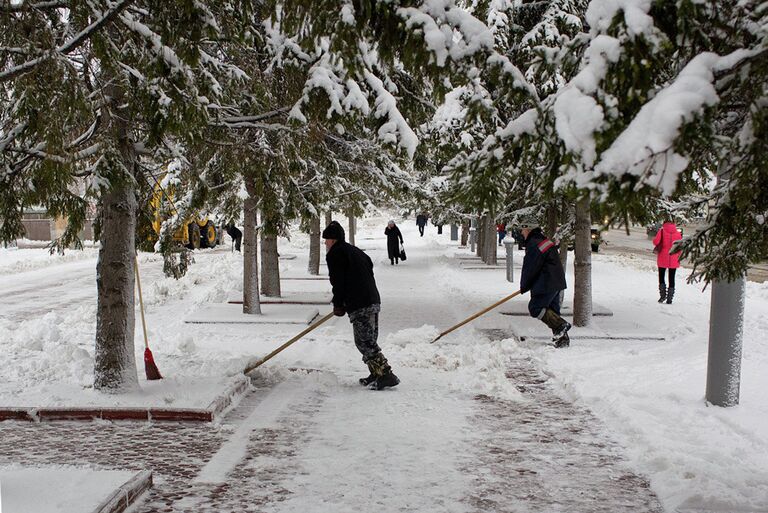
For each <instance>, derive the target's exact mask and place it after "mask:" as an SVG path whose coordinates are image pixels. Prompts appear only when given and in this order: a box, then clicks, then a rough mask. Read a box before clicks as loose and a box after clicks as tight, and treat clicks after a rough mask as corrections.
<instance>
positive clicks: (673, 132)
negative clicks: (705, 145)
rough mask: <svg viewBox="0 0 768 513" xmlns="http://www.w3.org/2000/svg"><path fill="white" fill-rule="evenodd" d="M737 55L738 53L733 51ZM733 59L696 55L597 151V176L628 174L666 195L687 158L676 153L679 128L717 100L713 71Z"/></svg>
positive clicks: (675, 183)
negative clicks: (599, 156) (607, 143)
mask: <svg viewBox="0 0 768 513" xmlns="http://www.w3.org/2000/svg"><path fill="white" fill-rule="evenodd" d="M739 53H740V54H741V53H743V52H741V51H739ZM732 60H733V54H731V55H728V56H725V57H720V56H718V55H717V54H714V53H702V54H700V55H698V56H696V57H695V58H694V59H693V60H691V62H689V63H688V65H686V66H685V68H683V69H682V71H680V73H679V75H678V76H677V77H676V78H675V80H674V81H673V82H672V83H671V84H669V85H668V86H666V87H665V88H664V89H662V90H661V91H659V92H658V93H657V94H656V95H655V96H654V97H653V99H651V100H650V101H648V102H647V103H646V104H645V105H644V106H643V107H642V108H641V109H640V112H638V114H637V116H635V119H634V120H633V121H632V122H631V123H630V124H629V125H628V126H627V127H626V129H624V131H623V132H622V133H621V134H620V135H619V136H618V137H617V138H616V140H615V141H614V142H613V144H611V146H610V147H609V148H608V149H607V150H606V151H605V152H603V154H602V158H601V159H600V161H599V162H598V164H597V165H596V166H595V173H596V174H597V175H608V176H617V177H620V176H621V175H623V174H632V175H636V176H638V177H640V179H641V183H642V184H645V185H649V186H651V187H654V188H656V189H658V190H659V191H660V192H661V193H662V194H663V195H665V196H669V195H671V194H672V193H673V192H674V190H675V188H676V186H677V182H678V178H679V175H680V173H682V172H683V171H684V170H685V169H686V167H687V166H688V162H689V159H688V157H686V156H684V155H681V154H679V153H678V152H677V151H676V142H677V139H678V138H679V136H680V131H681V130H682V128H683V127H684V126H685V125H686V124H688V123H691V122H693V121H694V120H695V119H696V118H697V117H699V116H701V115H702V114H703V113H704V110H705V109H706V108H707V107H712V106H714V105H716V104H717V103H718V102H719V100H720V99H719V97H718V95H717V91H716V90H715V86H714V80H715V75H714V71H715V70H716V69H721V68H722V67H723V65H724V63H729V62H731V61H732Z"/></svg>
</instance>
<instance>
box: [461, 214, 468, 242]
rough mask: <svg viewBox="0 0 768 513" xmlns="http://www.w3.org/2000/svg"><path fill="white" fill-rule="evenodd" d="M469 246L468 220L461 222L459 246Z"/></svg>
mask: <svg viewBox="0 0 768 513" xmlns="http://www.w3.org/2000/svg"><path fill="white" fill-rule="evenodd" d="M467 244H469V220H467V219H464V220H462V221H461V245H462V246H464V247H466V246H467Z"/></svg>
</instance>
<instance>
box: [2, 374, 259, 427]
mask: <svg viewBox="0 0 768 513" xmlns="http://www.w3.org/2000/svg"><path fill="white" fill-rule="evenodd" d="M250 384H251V380H250V378H249V377H247V376H243V377H242V378H241V379H238V380H237V382H236V383H234V384H233V385H232V386H230V387H229V388H228V389H227V390H226V391H225V392H224V393H223V394H222V395H221V396H219V397H217V398H216V399H214V400H213V401H212V402H211V404H209V405H208V407H207V408H31V407H30V408H0V422H2V421H5V420H23V421H28V422H43V421H54V420H86V421H87V420H94V419H103V420H143V421H149V420H157V421H177V422H212V421H213V420H214V419H215V418H217V417H218V416H220V415H221V414H222V413H223V412H224V411H225V410H226V409H227V408H228V407H229V406H230V405H231V404H233V403H234V402H235V401H236V399H237V398H238V397H239V396H241V395H242V394H244V393H245V392H246V391H247V390H248V388H249V387H250Z"/></svg>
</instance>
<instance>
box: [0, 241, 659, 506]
mask: <svg viewBox="0 0 768 513" xmlns="http://www.w3.org/2000/svg"><path fill="white" fill-rule="evenodd" d="M378 231H379V230H378V229H376V227H373V226H372V227H371V230H370V233H371V234H372V236H371V237H370V238H367V239H361V240H358V245H360V246H362V247H364V248H366V250H367V251H368V253H369V254H370V255H371V257H372V258H373V259H374V262H375V264H376V277H377V282H378V284H379V288H380V290H381V294H382V298H383V301H382V303H383V305H382V313H381V330H380V331H381V335H380V344H381V346H382V349H383V351H384V353H385V355H387V357H388V358H389V359H390V362H391V363H392V365H393V368H394V370H395V372H396V373H397V374H398V375H399V376H400V377H401V379H402V384H401V385H400V386H399V387H397V388H396V389H394V390H389V391H383V392H373V391H369V390H366V389H364V388H362V387H360V386H359V385H358V384H357V378H358V377H359V376H361V375H363V374H365V373H366V372H365V370H366V369H365V368H364V366H363V364H362V362H361V361H360V356H359V354H358V353H357V351H356V349H355V348H354V345H353V344H352V334H351V331H352V330H351V325H350V324H349V322H348V319H347V318H346V317H345V318H337V319H334V320H333V321H331V323H329V324H330V325H326V326H325V327H323V328H321V329H319V330H317V332H315V333H313V334H312V335H310V336H309V337H308V338H307V339H306V340H304V341H302V342H300V343H297V344H295V345H294V346H293V347H291V348H290V349H289V350H286V351H285V352H284V353H283V354H281V355H280V356H279V357H277V358H275V359H274V360H273V361H272V362H270V364H269V365H268V366H265V367H266V368H265V369H264V370H263V371H260V372H259V373H258V374H257V375H256V381H255V388H254V390H253V391H252V392H251V393H250V394H249V395H248V396H247V397H246V398H245V399H243V401H242V402H241V403H240V405H239V406H238V407H237V408H236V409H235V410H234V411H232V412H231V413H230V414H229V415H228V416H227V417H226V418H225V419H223V421H222V423H221V425H220V426H218V427H217V426H207V425H198V426H189V425H181V424H168V423H160V424H139V425H137V424H127V423H113V424H107V423H92V424H76V423H67V422H64V423H57V424H55V425H53V424H50V425H47V424H39V425H34V424H31V425H30V424H17V423H8V422H6V423H2V424H0V435H1V436H2V437H3V440H4V441H8V442H9V445H8V447H12V448H13V449H12V450H11V451H8V452H6V451H3V453H2V455H0V464H2V463H4V462H5V461H10V462H14V461H16V462H17V461H19V460H20V459H22V458H23V459H24V460H26V461H27V462H52V463H62V462H67V463H88V464H96V465H103V466H107V467H109V468H152V469H154V470H155V483H156V484H155V488H154V490H153V491H152V492H151V493H150V495H149V497H148V499H147V500H146V501H145V503H143V504H142V505H140V506H139V507H138V508H137V511H140V512H143V513H150V512H156V511H164V512H182V511H184V512H186V511H189V512H192V511H195V512H201V511H203V512H205V511H210V512H229V511H232V512H240V511H262V512H263V511H267V512H275V513H278V512H279V513H289V512H302V513H304V512H329V513H330V512H352V511H361V510H372V509H373V510H377V511H382V512H405V511H420V512H421V511H429V512H490V511H493V512H556V511H569V512H596V511H605V512H609V511H610V512H616V511H627V512H629V511H632V512H646V511H648V512H656V511H660V506H659V504H658V502H657V500H656V498H655V496H654V495H653V493H652V492H651V491H650V490H649V488H648V483H647V481H646V480H645V479H643V478H641V477H639V476H637V475H636V474H635V473H634V472H632V470H631V469H630V468H629V467H628V465H627V463H626V461H625V459H624V458H623V457H622V450H621V449H620V448H619V447H618V446H617V445H616V444H615V443H614V442H613V441H612V440H611V437H610V436H608V435H607V433H606V430H605V429H604V428H603V427H602V425H601V423H600V422H599V421H598V420H597V419H596V418H595V417H594V416H592V415H591V414H590V413H589V412H587V411H586V410H584V409H582V408H575V407H574V406H573V405H571V404H570V403H568V402H567V401H564V400H563V399H561V398H560V397H559V396H558V394H557V393H556V392H555V390H554V389H553V388H551V387H550V386H549V385H548V384H547V382H546V381H547V378H546V376H544V375H543V374H542V373H541V372H540V370H539V369H538V368H537V364H536V363H535V361H533V360H531V359H529V358H527V357H526V356H524V355H521V354H520V353H519V351H518V350H517V349H516V348H515V347H513V344H511V343H510V342H509V341H507V342H503V341H501V340H489V339H488V338H487V336H485V335H484V334H483V332H482V331H476V330H475V327H465V328H462V329H461V330H459V331H457V332H456V333H455V334H452V335H451V336H449V337H446V338H445V339H442V340H441V341H440V343H438V344H435V345H431V344H429V340H431V339H432V338H433V337H434V336H435V335H436V334H437V331H438V330H439V329H444V328H446V327H448V326H451V325H453V324H455V323H456V322H458V321H460V320H462V319H463V318H465V317H466V316H467V315H469V314H471V313H473V312H475V311H477V310H479V309H480V308H482V307H483V306H486V305H487V304H489V303H490V302H492V301H494V300H495V299H496V296H497V295H498V290H487V288H484V287H483V286H478V282H477V275H475V274H473V273H471V272H462V271H457V266H458V263H457V262H456V260H455V259H453V258H451V255H452V254H453V252H454V251H455V250H453V249H450V250H449V251H448V252H446V248H445V246H444V245H441V244H438V243H437V242H436V240H435V238H433V237H429V236H427V237H424V238H423V239H421V238H417V237H416V236H415V235H413V233H410V234H409V230H406V237H408V238H407V239H406V249H407V250H408V254H409V259H408V261H407V262H405V263H403V264H401V265H399V266H390V265H389V262H388V261H387V260H386V258H385V251H384V240H383V237H379V236H377V235H376V233H377V232H378ZM412 231H414V230H411V232H412ZM209 258H210V259H213V260H214V261H215V259H216V258H218V257H216V256H215V255H212V256H210V257H206V258H201V259H199V261H198V263H197V264H196V268H197V270H196V271H195V272H197V273H199V274H200V276H204V275H205V271H204V269H203V267H204V266H206V265H208V259H209ZM214 263H215V262H214ZM82 265H83V266H85V265H86V264H85V262H83V263H82ZM299 265H301V264H299ZM60 267H61V266H60ZM144 267H145V268H146V267H150V266H144ZM298 268H299V267H296V269H298ZM193 269H194V268H193ZM483 272H488V271H481V273H483ZM82 273H85V271H84V270H83V271H82ZM156 273H157V269H154V270H150V271H148V275H149V276H150V277H151V278H150V279H148V282H150V283H152V281H153V278H155V279H156ZM496 274H501V273H500V272H496ZM78 276H79V275H78ZM224 278H226V276H225V277H224ZM73 279H83V280H87V278H86V277H82V278H81V277H76V278H73ZM200 279H202V278H200ZM156 281H158V282H159V284H156V285H153V286H152V289H151V290H150V292H149V294H148V295H149V303H150V305H154V306H150V310H151V311H150V325H151V326H158V325H159V324H161V321H162V322H165V323H166V325H167V326H165V327H166V329H168V330H173V331H174V332H175V333H177V336H178V337H181V338H183V337H189V336H191V335H188V334H185V333H190V331H187V330H190V329H192V328H190V327H188V326H189V325H184V324H174V323H175V322H177V319H175V318H177V317H183V312H184V311H186V310H188V309H189V304H188V302H189V298H188V299H187V300H186V302H181V303H176V302H174V300H168V301H167V303H166V300H165V299H163V297H164V296H163V294H164V293H165V292H163V291H164V290H165V288H166V287H171V286H173V283H171V282H168V283H166V282H164V281H163V279H159V280H156ZM500 287H501V288H502V289H503V288H506V287H509V288H511V287H512V286H510V285H505V284H503V283H501V284H500ZM187 293H190V292H189V291H188V292H187ZM217 294H218V295H221V294H219V293H216V292H211V291H206V290H204V289H203V288H201V290H199V291H196V292H194V293H193V296H194V297H195V298H206V297H211V296H216V295H217ZM194 301H198V300H197V299H194ZM185 305H186V306H185ZM508 323H509V321H508V319H503V318H501V316H495V317H490V316H489V318H488V319H482V320H481V321H478V323H477V326H478V327H481V328H487V329H489V331H486V332H485V333H489V332H492V333H496V334H497V335H500V336H497V337H496V338H505V328H506V327H508ZM194 329H195V331H194V333H196V334H197V336H198V338H197V339H196V340H197V343H198V344H200V345H201V347H200V348H199V349H200V351H201V352H202V351H205V353H203V354H204V356H202V359H205V358H207V357H210V356H211V355H213V354H214V351H219V352H226V351H227V350H230V351H245V352H251V353H253V352H254V351H258V350H263V348H264V347H270V346H271V347H273V346H275V345H276V344H275V343H274V340H277V339H280V338H286V335H288V334H289V333H287V331H286V329H285V328H283V329H281V330H280V331H279V332H277V333H275V334H273V335H272V336H271V337H272V338H270V336H265V337H264V340H262V341H261V342H260V343H259V344H258V345H257V346H256V347H257V348H258V349H256V348H254V347H253V344H254V342H253V332H252V331H250V330H251V329H252V328H243V327H232V326H229V327H205V326H203V327H195V328H194ZM161 333H165V335H164V336H157V337H153V339H154V340H159V341H160V347H161V351H162V347H163V343H165V342H167V341H168V338H169V335H168V334H167V332H161ZM249 347H250V349H248V348H249ZM225 348H228V349H225ZM166 358H167V357H166ZM197 358H198V359H201V356H200V355H198V356H197ZM166 361H167V360H166ZM161 366H162V364H161ZM294 366H295V367H306V368H311V369H317V370H318V371H314V370H313V371H311V372H288V371H286V368H287V367H294ZM75 440H77V442H75ZM41 447H42V450H41ZM86 447H87V448H86Z"/></svg>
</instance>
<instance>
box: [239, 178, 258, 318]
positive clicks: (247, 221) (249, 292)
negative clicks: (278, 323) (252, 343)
mask: <svg viewBox="0 0 768 513" xmlns="http://www.w3.org/2000/svg"><path fill="white" fill-rule="evenodd" d="M246 190H248V198H247V199H246V200H245V201H244V206H243V219H244V221H243V313H246V314H257V315H261V301H260V300H259V252H258V244H257V241H258V234H257V233H256V225H257V224H258V215H257V205H258V200H256V198H255V191H251V188H249V187H248V184H246Z"/></svg>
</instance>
